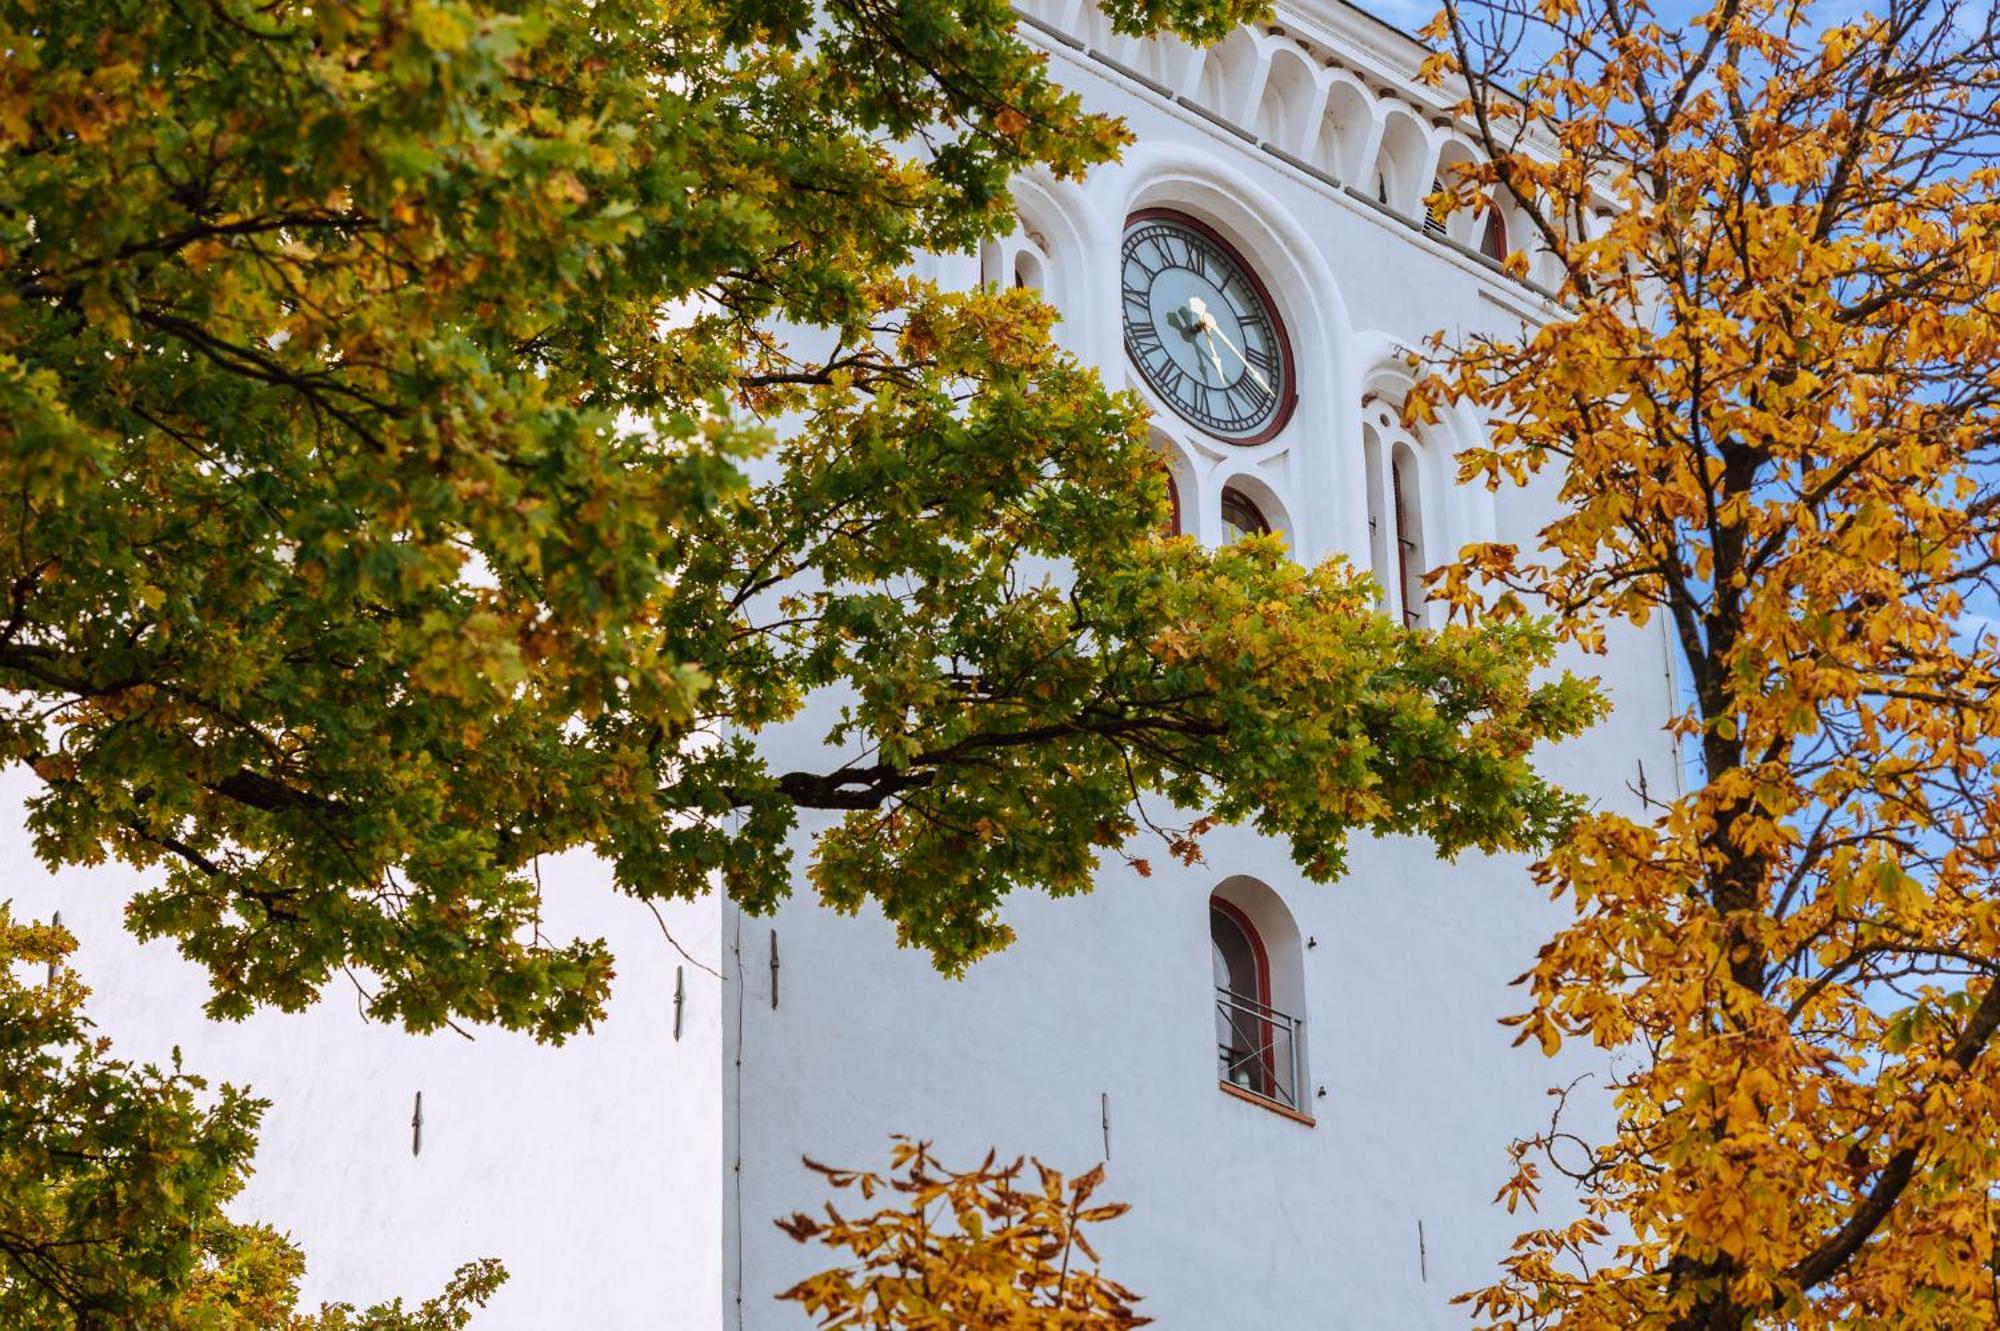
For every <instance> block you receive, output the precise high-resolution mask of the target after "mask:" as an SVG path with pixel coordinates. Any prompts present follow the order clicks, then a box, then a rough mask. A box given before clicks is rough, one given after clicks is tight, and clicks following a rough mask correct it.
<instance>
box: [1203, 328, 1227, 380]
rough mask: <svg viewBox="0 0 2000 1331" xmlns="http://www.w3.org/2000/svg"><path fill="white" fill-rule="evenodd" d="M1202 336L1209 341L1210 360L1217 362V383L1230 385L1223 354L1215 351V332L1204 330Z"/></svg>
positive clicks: (1209, 329)
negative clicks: (1223, 362)
mask: <svg viewBox="0 0 2000 1331" xmlns="http://www.w3.org/2000/svg"><path fill="white" fill-rule="evenodd" d="M1202 335H1203V336H1204V337H1206V338H1207V339H1208V358H1209V359H1210V360H1212V361H1214V362H1215V382H1217V383H1218V384H1226V383H1228V382H1229V374H1228V372H1227V371H1225V370H1224V369H1223V368H1222V353H1221V352H1219V351H1217V350H1216V349H1215V330H1214V329H1212V328H1204V329H1202Z"/></svg>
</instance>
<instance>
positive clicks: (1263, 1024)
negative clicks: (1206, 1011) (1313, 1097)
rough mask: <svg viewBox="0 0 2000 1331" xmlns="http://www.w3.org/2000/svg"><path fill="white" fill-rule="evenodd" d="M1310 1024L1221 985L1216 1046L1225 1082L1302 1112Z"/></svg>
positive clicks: (1217, 1011) (1216, 1026)
mask: <svg viewBox="0 0 2000 1331" xmlns="http://www.w3.org/2000/svg"><path fill="white" fill-rule="evenodd" d="M1304 1026H1305V1023H1304V1022H1303V1021H1302V1020H1300V1019H1299V1018H1297V1017H1294V1016H1291V1015H1290V1014H1288V1013H1284V1012H1280V1011H1278V1009H1276V1008H1274V1007H1272V1006H1271V1005H1270V1004H1268V1003H1260V1002H1258V1001H1257V1000H1256V999H1254V998H1252V997H1250V996H1249V995H1248V994H1239V993H1236V992H1235V991H1233V990H1229V989H1217V990H1216V991H1215V1034H1216V1042H1215V1048H1216V1057H1217V1061H1218V1062H1219V1063H1220V1065H1221V1067H1220V1076H1221V1079H1222V1081H1223V1083H1224V1084H1225V1085H1228V1086H1234V1087H1236V1088H1237V1089H1238V1090H1243V1091H1248V1092H1249V1093H1250V1094H1252V1095H1258V1096H1262V1097H1263V1098H1264V1099H1266V1100H1270V1101H1273V1102H1274V1103H1277V1104H1281V1105H1283V1106H1284V1107H1285V1108H1287V1109H1293V1110H1296V1109H1297V1108H1298V1107H1299V1082H1300V1080H1301V1077H1300V1075H1299V1073H1300V1069H1299V1053H1300V1049H1299V1045H1300V1040H1301V1034H1302V1031H1303V1028H1304Z"/></svg>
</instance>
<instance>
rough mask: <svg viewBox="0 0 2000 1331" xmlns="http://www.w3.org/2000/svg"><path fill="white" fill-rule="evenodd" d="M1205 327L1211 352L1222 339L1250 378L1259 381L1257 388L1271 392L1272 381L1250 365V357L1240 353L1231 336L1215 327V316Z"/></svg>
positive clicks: (1209, 317)
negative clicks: (1217, 339)
mask: <svg viewBox="0 0 2000 1331" xmlns="http://www.w3.org/2000/svg"><path fill="white" fill-rule="evenodd" d="M1203 326H1204V328H1205V329H1206V331H1207V333H1208V339H1209V347H1210V349H1211V350H1212V349H1213V348H1214V346H1215V339H1216V338H1218V337H1219V338H1221V339H1222V345H1223V346H1225V347H1228V348H1229V354H1230V355H1232V356H1234V357H1236V359H1237V360H1239V361H1242V362H1243V368H1244V369H1245V370H1247V371H1249V373H1250V377H1251V378H1252V379H1255V380H1256V381H1257V387H1259V388H1261V389H1263V390H1264V391H1265V392H1266V393H1268V392H1270V391H1271V381H1270V380H1269V379H1266V378H1265V377H1264V372H1263V371H1262V370H1259V369H1258V368H1257V367H1256V366H1255V365H1252V364H1251V363H1250V358H1249V357H1248V356H1246V355H1244V354H1243V353H1242V352H1241V351H1238V350H1237V349H1236V344H1235V343H1234V342H1231V341H1230V340H1229V334H1227V333H1225V332H1223V331H1222V330H1221V329H1219V328H1217V327H1216V326H1215V316H1214V315H1209V316H1208V320H1207V322H1206V324H1204V325H1203Z"/></svg>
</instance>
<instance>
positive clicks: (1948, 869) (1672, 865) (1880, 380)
mask: <svg viewBox="0 0 2000 1331" xmlns="http://www.w3.org/2000/svg"><path fill="white" fill-rule="evenodd" d="M1843 12H1844V11H1843ZM1824 17H1825V18H1826V21H1824V22H1823V21H1822V18H1823V16H1822V15H1821V14H1819V13H1817V12H1816V11H1815V10H1814V9H1813V8H1812V7H1811V6H1809V5H1807V4H1805V3H1799V2H1796V0H1722V2H1721V3H1717V4H1715V5H1713V6H1712V7H1709V8H1706V9H1704V10H1702V11H1701V12H1699V13H1698V14H1697V15H1695V16H1694V17H1693V18H1691V19H1690V20H1689V21H1688V22H1687V23H1686V24H1684V25H1675V24H1673V23H1670V22H1667V21H1665V20H1664V19H1662V18H1661V17H1660V16H1658V15H1656V13H1655V12H1654V11H1653V10H1652V8H1651V7H1649V6H1648V5H1647V4H1645V3H1637V4H1634V3H1630V2H1629V0H1549V2H1548V3H1545V4H1542V5H1540V6H1538V7H1537V8H1536V9H1535V10H1533V11H1527V12H1525V13H1524V12H1523V11H1521V10H1519V9H1517V8H1516V7H1514V6H1511V5H1499V4H1495V5H1486V4H1483V3H1473V2H1471V0H1467V3H1462V4H1459V3H1454V4H1453V5H1451V6H1450V7H1449V8H1448V10H1447V11H1446V13H1445V14H1444V15H1442V16H1441V17H1440V19H1439V21H1438V23H1437V24H1436V25H1435V27H1434V28H1433V33H1434V35H1436V36H1437V37H1438V38H1439V39H1440V40H1441V41H1442V42H1444V43H1445V44H1446V46H1447V53H1446V54H1445V55H1444V56H1442V57H1441V58H1440V59H1439V61H1438V62H1437V65H1436V67H1435V69H1434V71H1433V72H1434V73H1437V74H1438V75H1439V76H1441V77H1442V76H1443V75H1445V74H1446V73H1448V72H1449V71H1451V70H1452V69H1453V68H1456V69H1457V70H1458V71H1460V72H1469V73H1470V74H1471V75H1472V76H1473V78H1472V81H1471V83H1470V85H1469V86H1470V87H1471V90H1472V95H1471V97H1470V100H1469V101H1468V103H1467V105H1466V107H1465V110H1466V112H1467V114H1468V115H1470V116H1471V117H1473V118H1474V119H1475V120H1476V122H1477V123H1478V124H1479V126H1480V128H1481V130H1482V132H1483V134H1484V137H1485V138H1486V141H1487V147H1488V149H1489V151H1490V153H1491V159H1490V160H1489V161H1487V162H1486V163H1485V164H1484V165H1482V166H1480V167H1479V168H1477V169H1475V170H1474V171H1473V172H1472V173H1471V174H1470V175H1469V176H1468V177H1467V178H1466V179H1464V180H1463V181H1461V182H1459V183H1458V185H1457V189H1458V190H1459V192H1460V193H1461V195H1463V196H1465V197H1466V198H1467V199H1469V197H1470V196H1471V195H1472V194H1473V193H1475V192H1484V191H1486V190H1490V189H1494V188H1504V190H1505V191H1506V192H1507V194H1508V195H1509V196H1511V197H1512V198H1513V199H1514V200H1516V201H1518V202H1519V203H1521V204H1522V205H1524V207H1525V209H1526V211H1527V212H1528V213H1529V214H1530V216H1531V218H1532V220H1533V222H1534V225H1535V227H1536V232H1537V233H1536V234H1535V235H1534V236H1533V237H1531V239H1530V243H1531V244H1532V245H1534V246H1536V247H1539V248H1546V249H1547V250H1549V251H1551V252H1553V254H1554V255H1555V257H1556V259H1557V260H1558V261H1559V262H1560V264H1561V266H1562V269H1563V271H1564V274H1565V277H1564V282H1563V286H1562V297H1563V299H1564V301H1565V302H1566V303H1567V304H1568V305H1569V306H1570V317H1567V318H1564V319H1560V320H1558V321H1555V322H1552V323H1550V324H1548V325H1547V326H1546V327H1543V328H1541V329H1539V330H1535V331H1534V332H1533V333H1532V335H1531V336H1529V337H1527V338H1526V339H1525V340H1496V341H1480V342H1475V343H1472V344H1469V345H1465V346H1461V347H1459V348H1457V349H1456V356H1455V358H1454V360H1453V363H1452V364H1451V365H1450V366H1448V367H1447V378H1448V380H1449V388H1450V389H1452V390H1455V391H1457V392H1459V393H1462V394H1464V395H1466V396H1468V397H1470V398H1471V399H1472V400H1474V401H1476V402H1478V403H1480V404H1482V405H1483V406H1485V407H1487V408H1489V409H1490V410H1491V411H1492V412H1493V414H1494V415H1495V417H1497V420H1498V423H1497V425H1496V427H1495V429H1494V431H1493V434H1492V438H1491V447H1490V448H1488V449H1485V450H1482V451H1477V452H1475V453H1473V454H1471V455H1469V456H1467V457H1466V458H1465V459H1463V465H1464V470H1465V472H1466V473H1467V474H1468V475H1469V476H1472V477H1484V478H1486V479H1488V480H1489V481H1491V482H1493V483H1494V484H1504V483H1509V482H1514V481H1520V480H1523V479H1524V478H1526V477H1527V476H1528V475H1529V474H1531V473H1534V472H1537V471H1541V470H1544V469H1551V468H1553V469H1556V470H1557V471H1558V472H1559V474H1560V484H1561V487H1562V499H1563V502H1564V505H1565V507H1564V509H1563V512H1562V514H1561V516H1560V517H1558V518H1557V519H1556V520H1555V521H1554V522H1553V523H1552V524H1551V525H1550V526H1548V527H1547V528H1546V529H1545V530H1544V531H1543V532H1542V533H1541V540H1540V544H1539V548H1537V549H1534V550H1530V551H1526V552H1524V551H1520V550H1515V549H1508V548H1488V549H1483V550H1477V551H1472V552H1469V554H1468V557H1467V558H1466V559H1465V561H1464V562H1463V563H1462V564H1460V565H1459V566H1458V567H1457V568H1456V569H1455V570H1453V572H1452V574H1451V576H1450V577H1449V579H1448V581H1447V585H1446V591H1447V594H1449V595H1450V596H1452V597H1453V598H1454V599H1455V600H1456V601H1458V602H1459V603H1460V604H1461V605H1466V606H1470V605H1473V604H1475V603H1476V602H1478V601H1479V600H1480V599H1481V598H1482V597H1483V596H1494V597H1497V598H1498V600H1499V603H1500V604H1502V605H1519V604H1520V603H1521V598H1523V597H1532V598H1540V599H1541V602H1542V603H1543V604H1552V605H1553V606H1554V607H1555V608H1556V610H1557V611H1558V613H1559V615H1560V617H1561V621H1562V624H1563V627H1564V630H1565V631H1566V632H1567V633H1569V634H1571V635H1573V636H1574V637H1576V638H1578V639H1579V640H1581V641H1584V642H1587V643H1589V642H1595V641H1597V640H1598V637H1599V635H1600V634H1601V632H1602V628H1603V625H1604V623H1605V622H1606V621H1607V620H1610V619H1627V620H1631V621H1633V622H1636V623H1640V624H1643V623H1646V622H1648V621H1649V620H1650V619H1651V617H1652V616H1654V615H1661V616H1664V617H1665V620H1666V626H1667V629H1668V630H1669V633H1670V635H1671V640H1672V642H1673V643H1674V644H1675V646H1676V648H1677V655H1678V659H1679V667H1680V678H1681V679H1682V680H1683V681H1685V687H1686V691H1687V705H1686V710H1685V712H1684V713H1683V714H1682V715H1681V717H1680V718H1679V720H1678V722H1677V724H1676V727H1675V729H1676V732H1677V734H1678V735H1679V736H1680V739H1681V741H1682V746H1683V752H1684V754H1685V755H1686V757H1687V758H1688V759H1689V760H1690V761H1691V762H1693V763H1694V764H1695V765H1696V767H1697V775H1698V778H1699V781H1698V784H1697V786H1696V788H1695V789H1693V790H1691V791H1690V792H1689V793H1687V794H1686V795H1684V796H1682V797H1680V798H1676V799H1673V800H1670V801H1668V802H1666V803H1665V804H1659V805H1655V806H1654V807H1653V809H1652V810H1651V812H1650V814H1649V816H1646V817H1643V818H1638V819H1633V818H1627V817H1621V816H1618V815H1615V814H1612V813H1608V812H1605V813H1597V814H1594V815H1592V816H1590V817H1588V818H1585V819H1583V820H1581V821H1579V822H1578V823H1577V824H1576V825H1575V827H1574V828H1573V829H1572V830H1571V831H1570V832H1569V834H1568V835H1566V836H1565V838H1564V839H1563V840H1562V841H1561V842H1560V843H1559V844H1558V846H1557V848H1556V849H1555V851H1554V853H1553V854H1552V855H1550V856H1549V857H1548V858H1547V860H1546V861H1545V862H1544V863H1543V865H1542V873H1543V875H1544V877H1545V878H1546V880H1547V881H1548V883H1549V885H1550V886H1551V887H1552V888H1553V889H1554V890H1555V891H1556V892H1557V894H1558V895H1559V896H1560V897H1562V898H1563V899H1564V900H1566V901H1567V902H1568V903H1569V904H1570V905H1571V906H1572V907H1573V908H1574V911H1575V915H1574V918H1573V920H1572V921H1571V922H1570V924H1569V925H1568V927H1567V928H1565V929H1564V930H1563V931H1562V932H1561V933H1560V934H1559V935H1558V936H1557V937H1556V938H1554V939H1553V940H1552V941H1551V942H1550V944H1549V946H1548V947H1547V948H1546V949H1544V951H1543V952H1542V954H1541V957H1540V959H1539V961H1538V962H1537V964H1536V965H1535V967H1534V969H1533V970H1532V971H1531V973H1530V974H1529V975H1528V976H1526V977H1524V979H1525V980H1526V981H1527V983H1528V984H1530V985H1531V987H1532V995H1533V1003H1532V1006H1531V1007H1530V1009H1529V1010H1528V1011H1527V1012H1526V1013H1524V1014H1522V1015H1521V1016H1520V1017H1519V1018H1517V1019H1516V1020H1517V1021H1518V1022H1519V1024H1520V1026H1521V1034H1522V1037H1523V1039H1532V1040H1534V1041H1536V1042H1538V1043H1539V1044H1540V1045H1541V1046H1543V1047H1544V1048H1547V1049H1551V1050H1552V1049H1554V1048H1555V1047H1557V1046H1558V1045H1560V1044H1561V1043H1563V1042H1564V1041H1565V1040H1570V1039H1585V1040H1589V1041H1591V1042H1594V1043H1595V1044H1597V1045H1599V1046H1602V1047H1604V1048H1606V1049H1609V1050H1617V1051H1621V1053H1622V1054H1623V1057H1622V1058H1621V1059H1620V1060H1619V1066H1620V1067H1621V1069H1623V1071H1621V1073H1620V1075H1619V1076H1618V1078H1617V1080H1616V1082H1615V1086H1614V1092H1615V1096H1616V1105H1617V1110H1618V1117H1617V1123H1616V1130H1615V1132H1613V1133H1612V1134H1611V1135H1610V1137H1609V1138H1608V1139H1607V1140H1605V1141H1603V1142H1602V1143H1600V1144H1599V1145H1598V1146H1597V1148H1596V1150H1595V1153H1594V1155H1592V1156H1591V1157H1590V1158H1589V1159H1588V1160H1585V1161H1579V1160H1578V1159H1577V1158H1576V1155H1575V1153H1574V1151H1573V1150H1571V1149H1570V1147H1569V1146H1563V1147H1562V1148H1561V1149H1560V1150H1559V1151H1557V1152H1555V1153H1552V1154H1550V1155H1549V1156H1548V1159H1549V1160H1553V1161H1555V1162H1557V1163H1558V1165H1559V1166H1561V1167H1563V1168H1564V1170H1565V1172H1568V1173H1570V1174H1572V1175H1573V1176H1575V1178H1576V1180H1577V1181H1578V1182H1579V1183H1580V1185H1581V1187H1582V1193H1583V1199H1584V1201H1585V1203H1586V1205H1587V1207H1588V1213H1587V1214H1586V1215H1585V1216H1584V1217H1583V1218H1582V1219H1580V1220H1579V1221H1577V1222H1576V1223H1573V1224H1569V1225H1557V1226H1553V1227H1548V1228H1542V1229H1538V1230H1535V1231H1532V1232H1530V1233H1529V1234H1527V1235H1525V1236H1524V1237H1523V1238H1522V1240H1521V1243H1520V1246H1519V1247H1518V1248H1517V1249H1516V1251H1515V1254H1514V1255H1513V1257H1512V1258H1511V1260H1510V1261H1509V1262H1508V1266H1507V1271H1506V1275H1505V1278H1504V1279H1503V1280H1501V1281H1500V1282H1499V1283H1497V1284H1495V1285H1494V1286H1493V1287H1492V1288H1490V1289H1487V1290H1484V1291H1482V1292H1480V1293H1479V1294H1478V1295H1477V1296H1476V1304H1477V1307H1478V1309H1479V1310H1480V1311H1481V1312H1482V1313H1483V1314H1485V1315H1486V1317H1487V1318H1488V1319H1489V1320H1490V1323H1491V1324H1492V1325H1495V1326H1504V1327H1528V1326H1537V1327H1539V1326H1561V1327H1564V1328H1571V1329H1573V1331H1586V1329H1588V1328H1599V1327H1603V1328H1611V1327H1618V1328H1626V1327H1662V1328H1684V1329H1686V1331H1696V1329H1698V1328H1699V1329H1720V1328H1729V1329H1730V1331H1740V1328H1745V1327H1750V1326H1760V1327H1780V1326H1782V1327H1786V1328H1796V1329H1797V1331H1811V1329H1814V1328H1834V1327H1839V1328H1862V1327H1897V1328H1902V1329H1903V1331H1914V1329H1916V1328H1926V1327H1936V1328H1947V1327H1950V1328H1962V1327H1970V1326H1988V1325H1991V1324H1992V1321H1993V1317H1994V1309H1995V1304H1994V1290H1995V1284H1994V1272H1995V1271H1996V1270H2000V1265H1996V1252H1995V1233H1996V1213H1995V1210H1994V1200H1993V1199H1994V1196H1995V1188H1996V1185H2000V1062H1996V1060H2000V1053H1996V1051H1995V1050H1994V1048H1993V1043H1994V1034H1995V1031H1996V1030H2000V983H1996V977H2000V787H1996V785H1995V779H1994V761H1995V759H1996V757H2000V692H1996V690H2000V674H1996V665H1995V663H1996V660H2000V639H1996V637H1995V632H1994V624H1995V622H1996V621H1995V619H1994V618H1993V615H1994V613H1995V610H1996V608H2000V600H1996V591H2000V586H1996V583H1995V580H1994V571H1995V569H1996V567H2000V156H1996V153H2000V143H1996V141H1995V139H1994V134H1993V129H1994V126H1995V124H2000V101H1997V99H2000V26H1996V23H2000V20H1996V18H1995V15H1994V13H1993V11H1992V9H1991V8H1990V7H1988V6H1980V5H1960V4H1956V3H1950V2H1949V0H1942V2H1941V0H1887V3H1886V4H1883V5H1882V6H1881V7H1880V13H1879V15H1878V16H1872V17H1863V18H1858V19H1852V20H1848V21H1833V19H1834V18H1835V17H1837V16H1831V15H1829V16H1824ZM1516 92H1517V93H1518V97H1516V96H1511V95H1506V94H1507V93H1516ZM1522 257H1523V256H1516V258H1515V261H1516V262H1520V261H1522ZM1561 1132H1562V1129H1561V1128H1560V1126H1559V1127H1557V1128H1555V1129H1552V1130H1551V1132H1550V1134H1548V1135H1546V1136H1544V1137H1542V1138H1540V1139H1537V1140H1536V1141H1531V1142H1528V1143H1524V1144H1523V1146H1522V1147H1521V1148H1520V1150H1519V1152H1518V1153H1517V1164H1518V1166H1519V1172H1518V1173H1517V1174H1516V1176H1515V1178H1514V1179H1513V1181H1512V1182H1511V1183H1510V1185H1509V1187H1508V1189H1507V1191H1506V1192H1504V1193H1503V1194H1502V1195H1503V1196H1504V1197H1505V1198H1506V1199H1507V1203H1508V1205H1509V1206H1510V1207H1513V1206H1515V1205H1517V1204H1518V1203H1519V1202H1521V1201H1523V1200H1526V1201H1530V1202H1532V1201H1533V1200H1534V1198H1535V1196H1536V1189H1537V1186H1538V1181H1539V1180H1538V1174H1537V1157H1538V1155H1539V1154H1540V1153H1538V1152H1537V1151H1535V1149H1534V1148H1535V1147H1537V1146H1542V1147H1550V1146H1555V1145H1556V1144H1557V1139H1558V1137H1559V1136H1560V1134H1561ZM1570 1141H1571V1142H1572V1143H1573V1141H1574V1139H1573V1138H1572V1139H1570Z"/></svg>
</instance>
